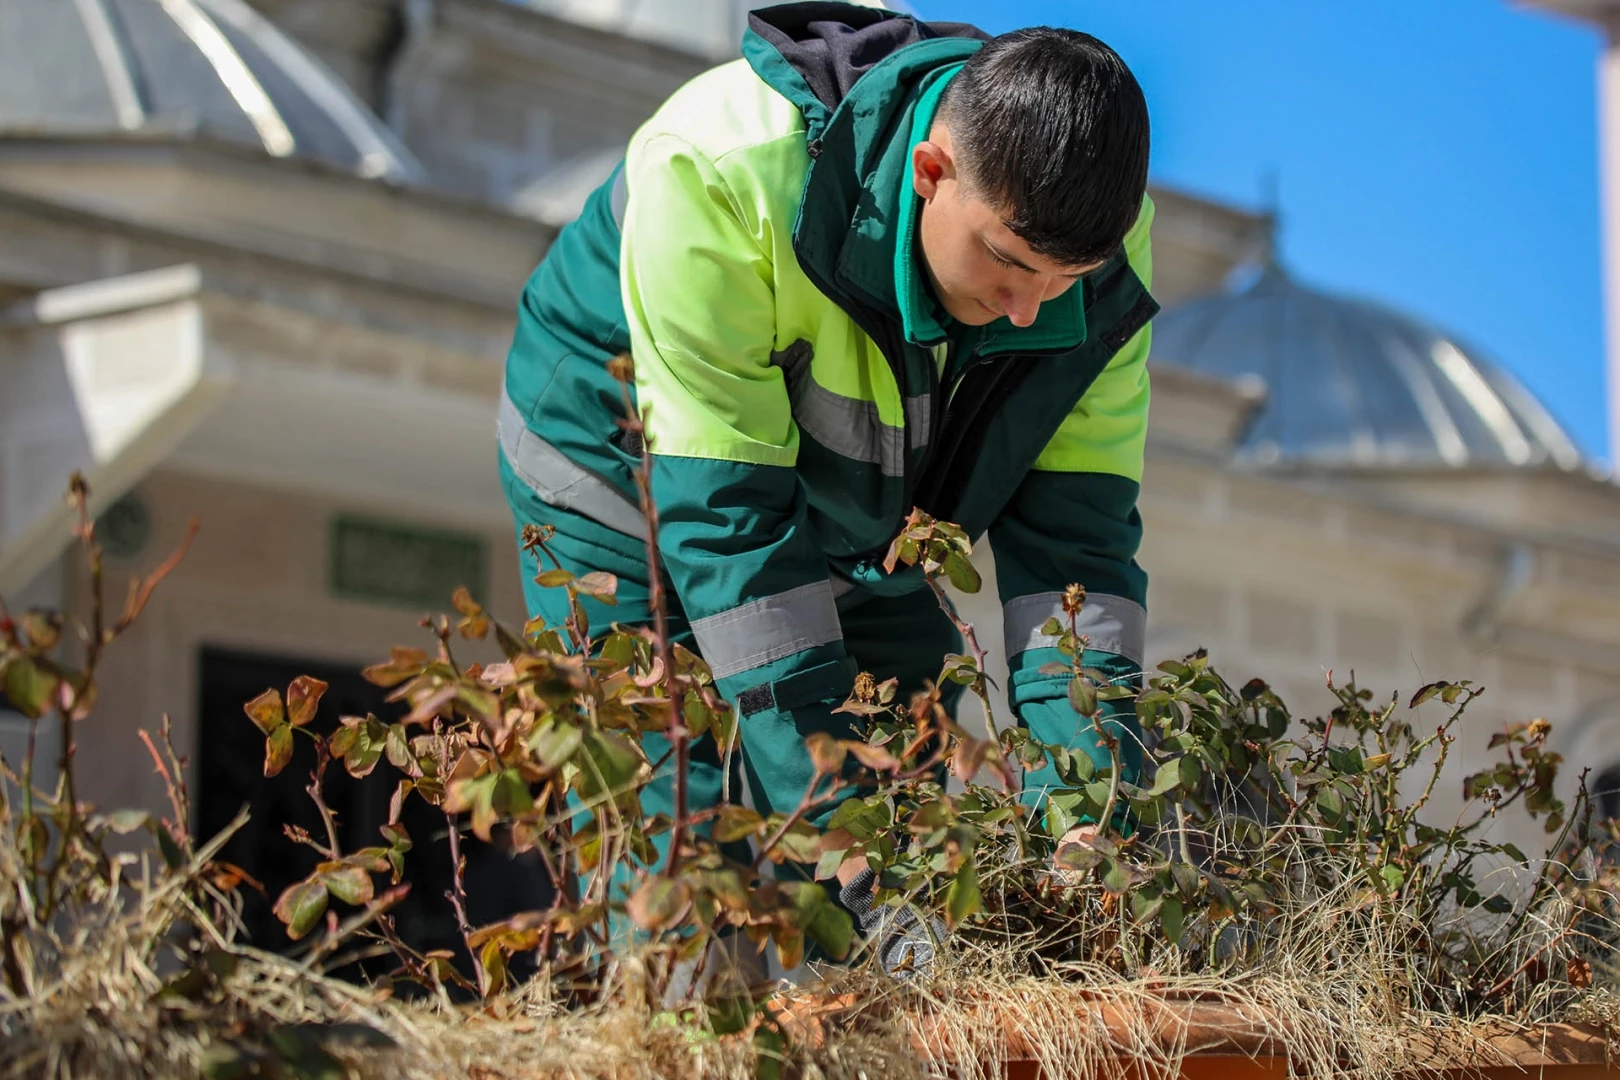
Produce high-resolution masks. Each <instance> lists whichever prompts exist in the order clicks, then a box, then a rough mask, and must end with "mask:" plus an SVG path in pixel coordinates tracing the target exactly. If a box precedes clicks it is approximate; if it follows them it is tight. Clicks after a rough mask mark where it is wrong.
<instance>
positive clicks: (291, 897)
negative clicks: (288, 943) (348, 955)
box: [275, 881, 326, 941]
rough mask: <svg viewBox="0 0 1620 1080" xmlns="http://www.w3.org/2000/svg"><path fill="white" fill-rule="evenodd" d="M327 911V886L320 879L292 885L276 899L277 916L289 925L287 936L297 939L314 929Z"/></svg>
mask: <svg viewBox="0 0 1620 1080" xmlns="http://www.w3.org/2000/svg"><path fill="white" fill-rule="evenodd" d="M325 911H326V886H325V885H322V884H321V883H320V882H319V881H300V882H298V883H297V884H296V885H291V886H289V887H288V888H287V891H286V892H284V893H282V894H281V897H280V899H278V900H277V901H276V906H275V916H276V918H278V919H280V920H281V921H282V923H284V924H285V925H286V927H287V936H288V937H290V938H292V939H293V940H294V941H297V940H298V939H299V938H301V937H303V936H304V935H305V934H307V933H309V932H310V930H312V929H314V926H315V924H316V923H317V922H319V921H320V918H321V915H322V914H323V913H324V912H325Z"/></svg>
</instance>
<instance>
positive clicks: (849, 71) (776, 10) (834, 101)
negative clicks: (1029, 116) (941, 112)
mask: <svg viewBox="0 0 1620 1080" xmlns="http://www.w3.org/2000/svg"><path fill="white" fill-rule="evenodd" d="M748 28H749V29H750V30H752V31H753V32H754V33H755V34H757V35H758V36H759V37H760V38H761V39H762V40H763V41H764V42H765V43H766V44H768V45H770V46H771V47H772V48H773V49H774V50H775V51H776V52H777V53H778V54H780V55H781V57H782V59H783V60H785V61H786V62H787V64H788V65H789V66H790V67H792V68H793V70H794V71H796V72H798V74H799V76H800V77H801V78H802V79H803V80H804V82H805V85H806V86H807V87H809V89H810V92H811V93H812V94H814V95H815V97H816V99H817V100H818V101H820V102H821V104H822V105H824V106H826V108H827V109H828V110H829V111H831V110H834V109H836V108H838V105H839V103H840V102H841V101H843V100H844V97H845V96H846V95H847V94H848V93H849V91H850V88H851V87H853V86H854V85H855V83H856V82H857V81H858V80H859V79H860V77H861V76H862V75H864V74H866V73H867V72H868V71H870V70H871V69H872V68H873V67H874V66H876V65H877V64H878V63H879V62H881V61H882V60H884V59H886V58H887V57H889V56H891V55H892V54H894V53H895V52H897V51H898V50H900V49H903V48H905V47H906V46H907V45H914V44H916V43H917V42H919V41H930V40H933V39H935V38H971V39H974V40H977V41H989V40H990V35H989V34H986V33H985V32H984V31H983V30H980V29H979V28H978V27H976V26H971V25H969V24H968V23H958V22H933V23H930V22H923V21H922V20H920V19H916V18H913V17H912V16H910V15H904V14H901V13H900V12H896V11H884V10H883V9H881V8H869V7H862V6H861V5H859V4H842V3H831V2H825V0H818V2H812V3H800V4H778V5H777V6H775V7H768V8H760V9H759V10H758V11H752V12H749V14H748Z"/></svg>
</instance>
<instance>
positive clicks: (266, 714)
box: [6, 671, 287, 735]
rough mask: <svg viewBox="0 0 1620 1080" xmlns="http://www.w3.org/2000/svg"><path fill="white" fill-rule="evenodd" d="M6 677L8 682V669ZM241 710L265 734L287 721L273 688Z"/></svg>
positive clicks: (279, 696) (277, 694)
mask: <svg viewBox="0 0 1620 1080" xmlns="http://www.w3.org/2000/svg"><path fill="white" fill-rule="evenodd" d="M7 677H8V682H9V677H10V672H9V671H8V672H7ZM6 689H7V691H8V692H9V691H10V689H11V688H10V686H9V685H8V686H7V687H6ZM242 711H243V712H245V713H247V716H248V719H249V720H252V721H253V726H254V727H256V728H258V729H259V730H260V731H262V732H264V733H265V734H266V735H268V734H270V733H271V732H272V731H274V730H275V729H276V728H278V727H280V726H281V725H282V724H285V723H286V722H287V714H286V713H284V712H283V711H282V708H281V694H279V693H278V692H276V691H275V690H266V691H265V692H264V693H262V694H260V695H259V696H258V697H256V698H254V699H253V700H252V701H250V702H248V703H247V704H246V705H244V706H242Z"/></svg>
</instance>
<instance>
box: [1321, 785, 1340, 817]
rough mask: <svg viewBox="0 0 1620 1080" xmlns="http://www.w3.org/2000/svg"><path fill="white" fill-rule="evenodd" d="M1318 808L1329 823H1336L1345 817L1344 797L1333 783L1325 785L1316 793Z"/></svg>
mask: <svg viewBox="0 0 1620 1080" xmlns="http://www.w3.org/2000/svg"><path fill="white" fill-rule="evenodd" d="M1316 809H1317V811H1318V812H1319V813H1320V814H1321V815H1322V820H1323V821H1326V822H1327V823H1328V824H1329V825H1336V824H1338V823H1339V820H1340V819H1341V818H1343V817H1344V799H1342V798H1341V797H1340V796H1339V793H1338V791H1336V790H1335V789H1334V788H1333V787H1332V786H1331V785H1324V786H1323V787H1322V788H1321V790H1319V791H1318V792H1317V793H1316Z"/></svg>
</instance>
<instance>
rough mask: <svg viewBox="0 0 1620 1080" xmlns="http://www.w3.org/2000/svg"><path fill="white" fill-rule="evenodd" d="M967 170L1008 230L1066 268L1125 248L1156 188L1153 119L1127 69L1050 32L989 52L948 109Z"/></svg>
mask: <svg viewBox="0 0 1620 1080" xmlns="http://www.w3.org/2000/svg"><path fill="white" fill-rule="evenodd" d="M939 119H940V121H941V122H942V123H943V124H944V125H945V126H946V127H948V128H949V129H950V132H951V141H952V143H953V144H954V147H955V151H956V160H957V169H958V170H959V171H960V173H961V174H962V180H963V181H964V182H965V183H966V184H967V185H968V186H969V188H970V189H972V190H973V191H974V192H975V194H977V195H979V196H980V197H981V198H983V199H985V200H986V201H987V202H989V203H991V204H992V205H994V206H996V207H998V208H1000V210H1001V211H1002V213H1004V214H1006V215H1007V217H1006V222H1007V227H1008V228H1010V229H1012V231H1013V232H1015V233H1017V234H1018V236H1019V237H1020V238H1021V239H1022V240H1023V241H1024V242H1025V243H1027V244H1029V246H1030V247H1031V248H1033V249H1034V250H1035V251H1036V252H1038V253H1040V254H1041V255H1044V256H1046V257H1047V258H1049V259H1052V260H1054V261H1056V262H1059V263H1062V264H1064V265H1065V266H1081V265H1085V264H1087V263H1094V262H1098V261H1101V260H1103V259H1107V258H1109V257H1110V256H1112V255H1113V254H1114V252H1116V251H1118V250H1119V247H1120V245H1121V244H1122V243H1124V241H1125V234H1126V233H1127V232H1129V231H1130V228H1131V225H1132V224H1133V223H1134V222H1135V221H1136V216H1137V214H1138V213H1139V212H1140V211H1141V208H1142V196H1143V193H1144V192H1146V190H1147V172H1148V112H1147V101H1146V99H1144V98H1143V96H1142V88H1141V87H1140V86H1138V85H1137V83H1136V77H1135V76H1133V75H1132V74H1131V71H1130V69H1129V68H1128V67H1126V66H1125V61H1123V60H1121V59H1120V58H1119V54H1118V53H1116V52H1114V50H1113V49H1110V48H1109V47H1108V46H1107V45H1104V44H1103V43H1102V42H1100V41H1098V40H1097V39H1096V38H1094V37H1092V36H1091V35H1090V34H1082V33H1080V32H1079V31H1077V30H1059V29H1054V28H1053V27H1050V26H1037V27H1031V28H1030V29H1027V30H1015V31H1013V32H1012V33H1010V34H1003V35H1001V36H1000V37H998V38H994V39H993V40H991V41H989V42H986V43H985V45H984V47H983V48H982V49H980V50H979V51H978V52H977V53H974V54H973V56H972V57H971V58H970V59H969V60H968V62H967V64H966V66H964V67H963V68H962V70H961V71H960V72H959V73H958V74H957V76H956V77H955V78H954V79H952V80H951V83H950V85H949V86H948V87H946V90H945V97H944V99H943V100H942V101H941V103H940V111H939Z"/></svg>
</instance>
